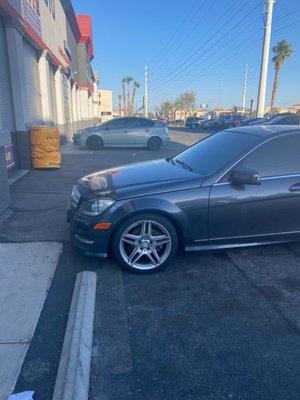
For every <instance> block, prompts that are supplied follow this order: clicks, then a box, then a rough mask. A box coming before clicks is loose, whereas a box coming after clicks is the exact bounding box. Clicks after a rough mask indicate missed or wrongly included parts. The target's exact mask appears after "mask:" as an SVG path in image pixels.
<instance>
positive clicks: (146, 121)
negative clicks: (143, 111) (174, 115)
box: [141, 118, 155, 128]
mask: <svg viewBox="0 0 300 400" xmlns="http://www.w3.org/2000/svg"><path fill="white" fill-rule="evenodd" d="M141 120H142V125H143V127H144V128H151V126H154V125H155V122H154V121H151V120H150V119H144V118H141Z"/></svg>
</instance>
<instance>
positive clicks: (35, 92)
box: [23, 40, 43, 126]
mask: <svg viewBox="0 0 300 400" xmlns="http://www.w3.org/2000/svg"><path fill="white" fill-rule="evenodd" d="M23 43H24V47H23V48H24V64H25V76H26V89H27V104H26V109H27V110H26V111H27V113H26V119H27V121H26V122H27V124H28V125H29V126H30V125H35V124H39V123H42V120H43V118H42V105H41V90H40V78H39V69H38V58H37V51H36V50H35V48H34V47H33V46H31V45H30V44H29V43H28V42H27V41H26V40H24V42H23Z"/></svg>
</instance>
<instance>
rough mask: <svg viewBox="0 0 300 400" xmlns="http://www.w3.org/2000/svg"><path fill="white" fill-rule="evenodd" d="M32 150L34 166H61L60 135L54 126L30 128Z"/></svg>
mask: <svg viewBox="0 0 300 400" xmlns="http://www.w3.org/2000/svg"><path fill="white" fill-rule="evenodd" d="M30 150H31V161H32V166H33V168H60V167H61V152H60V135H59V132H58V129H57V128H55V127H52V126H33V127H32V128H30Z"/></svg>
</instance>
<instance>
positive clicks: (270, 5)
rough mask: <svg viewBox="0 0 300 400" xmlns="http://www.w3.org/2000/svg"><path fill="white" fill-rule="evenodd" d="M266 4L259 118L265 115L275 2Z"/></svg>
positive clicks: (259, 92) (268, 0) (258, 101)
mask: <svg viewBox="0 0 300 400" xmlns="http://www.w3.org/2000/svg"><path fill="white" fill-rule="evenodd" d="M266 3H267V11H266V21H265V32H264V43H263V51H262V58H261V67H260V78H259V88H258V99H257V112H256V115H257V117H258V118H261V117H263V116H264V114H265V102H266V87H267V76H268V65H269V57H270V41H271V31H272V16H273V6H274V3H275V0H266Z"/></svg>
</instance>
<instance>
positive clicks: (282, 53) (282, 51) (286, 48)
mask: <svg viewBox="0 0 300 400" xmlns="http://www.w3.org/2000/svg"><path fill="white" fill-rule="evenodd" d="M273 53H274V57H273V58H272V61H273V63H274V67H275V76H274V83H273V90H272V98H271V106H270V113H272V111H273V108H274V103H275V97H276V93H277V89H278V84H279V73H280V69H281V67H282V64H283V63H284V61H285V59H286V58H288V57H291V56H292V54H293V48H292V45H291V44H290V43H289V42H288V41H287V40H281V41H280V42H278V43H277V44H276V45H275V46H274V47H273Z"/></svg>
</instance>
